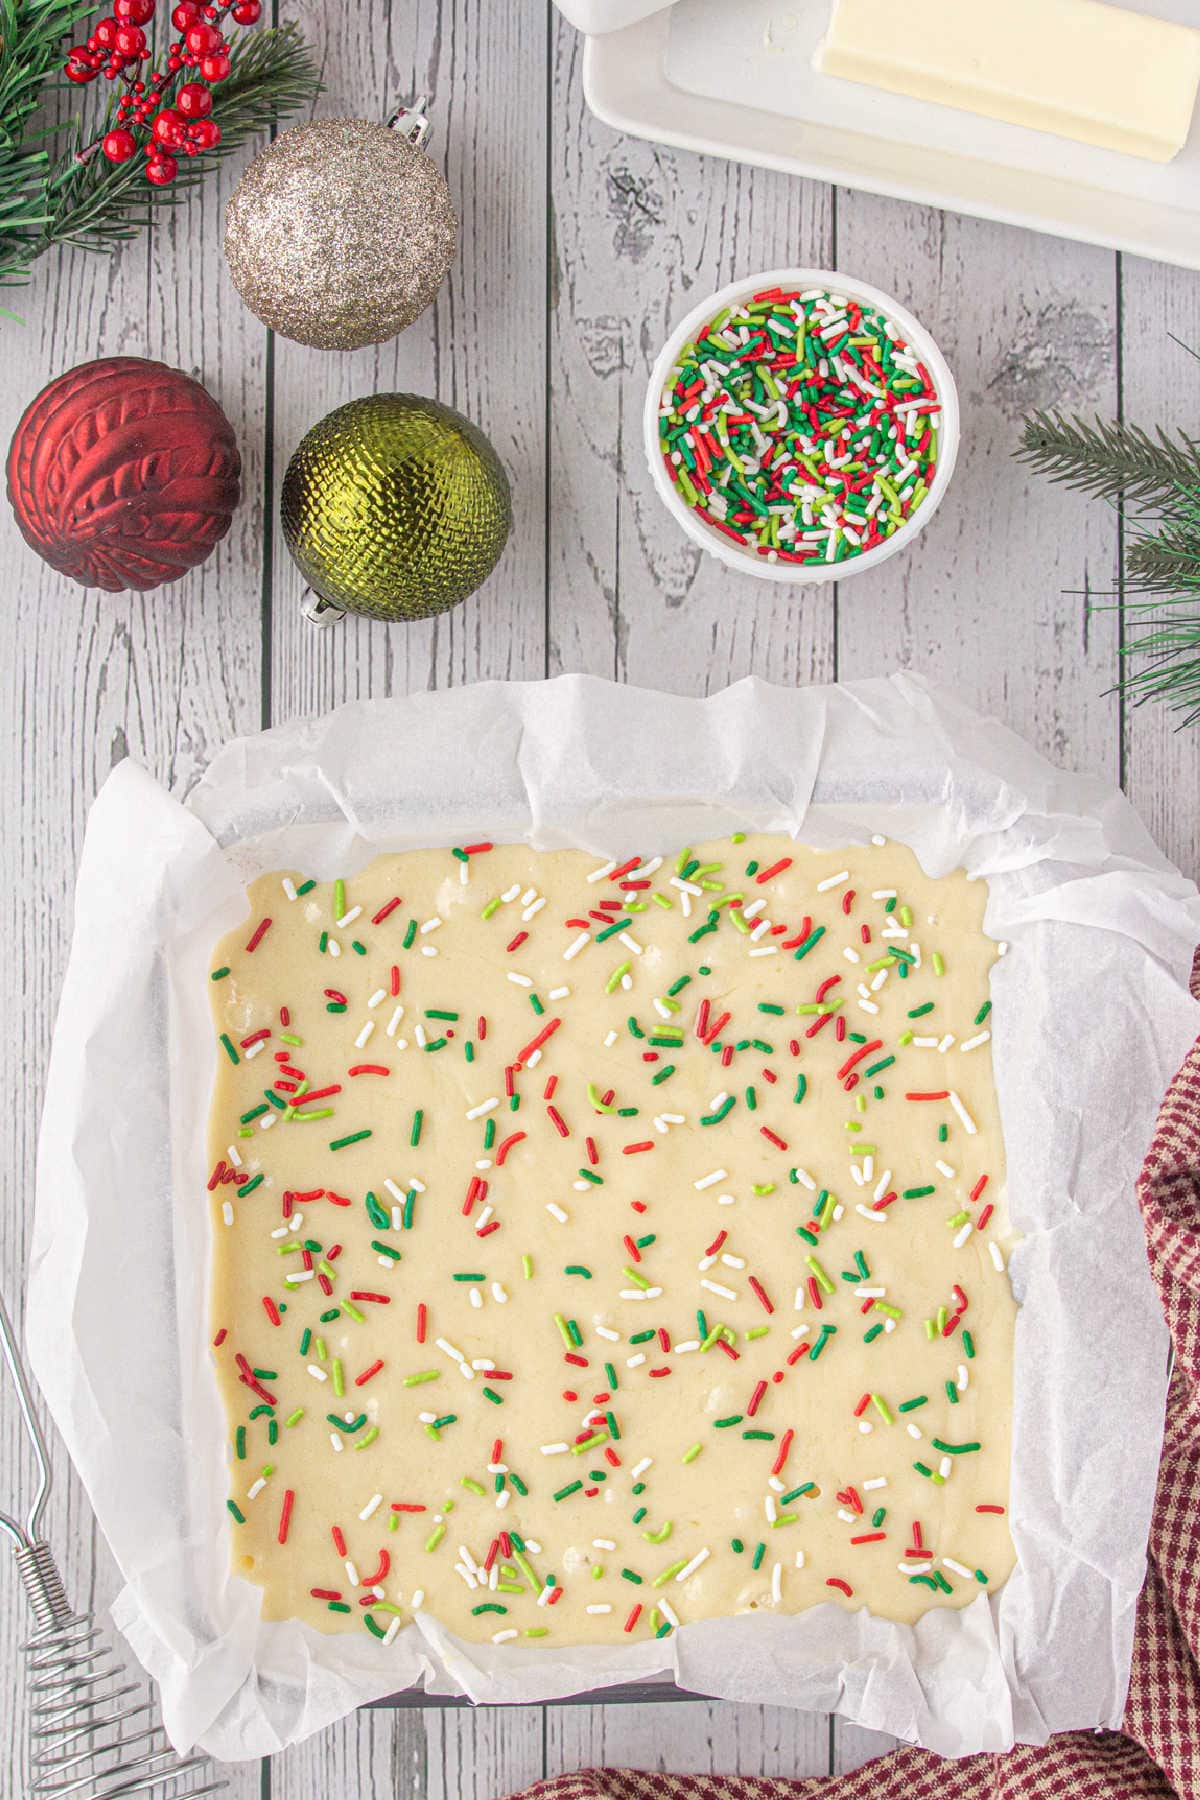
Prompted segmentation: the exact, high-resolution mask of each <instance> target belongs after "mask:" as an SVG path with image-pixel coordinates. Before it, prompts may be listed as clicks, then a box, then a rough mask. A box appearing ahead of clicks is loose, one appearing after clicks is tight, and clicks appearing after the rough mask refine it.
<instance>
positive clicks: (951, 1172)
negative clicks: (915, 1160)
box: [933, 1157, 958, 1181]
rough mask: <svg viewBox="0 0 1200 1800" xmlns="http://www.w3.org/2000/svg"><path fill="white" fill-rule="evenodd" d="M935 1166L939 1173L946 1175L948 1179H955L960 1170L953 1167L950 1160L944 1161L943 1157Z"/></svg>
mask: <svg viewBox="0 0 1200 1800" xmlns="http://www.w3.org/2000/svg"><path fill="white" fill-rule="evenodd" d="M933 1166H934V1168H935V1169H936V1170H937V1172H938V1174H939V1175H944V1176H945V1177H946V1180H947V1181H953V1179H954V1177H955V1176H956V1175H957V1174H958V1170H957V1169H952V1168H951V1167H950V1164H949V1163H948V1162H943V1161H942V1159H941V1157H939V1158H938V1159H937V1161H936V1162H935V1163H934V1165H933Z"/></svg>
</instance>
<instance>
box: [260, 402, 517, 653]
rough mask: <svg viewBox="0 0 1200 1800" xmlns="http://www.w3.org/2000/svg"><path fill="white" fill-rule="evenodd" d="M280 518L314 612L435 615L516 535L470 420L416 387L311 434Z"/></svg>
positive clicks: (505, 493)
mask: <svg viewBox="0 0 1200 1800" xmlns="http://www.w3.org/2000/svg"><path fill="white" fill-rule="evenodd" d="M280 513H281V517H282V523H283V535H284V541H285V542H286V544H287V547H288V549H289V550H290V551H291V554H292V556H293V557H294V559H295V561H296V564H297V566H298V568H299V569H300V572H301V574H302V575H303V576H304V578H305V580H306V581H307V582H308V584H309V586H310V588H312V589H313V591H314V592H315V593H316V594H317V595H318V596H319V600H318V602H317V604H316V605H312V606H310V607H308V608H306V611H307V614H308V617H309V618H311V619H314V620H316V621H317V622H319V623H324V622H326V621H327V620H332V619H336V618H340V617H341V616H342V615H343V614H344V613H347V612H356V613H364V614H365V615H366V616H367V617H368V618H371V619H384V620H388V621H395V620H399V619H428V618H432V617H433V615H434V614H435V613H441V612H447V611H448V610H449V609H450V607H452V606H457V605H458V604H459V602H460V601H461V600H465V599H466V598H467V596H468V595H469V594H473V593H474V592H475V590H476V588H477V587H479V585H480V583H481V582H483V581H486V579H487V577H488V576H489V575H490V574H491V572H492V570H493V569H494V568H495V566H496V563H497V562H498V561H499V558H500V553H501V551H502V550H503V549H504V546H505V544H506V543H507V542H508V536H509V533H510V531H511V530H512V495H511V492H510V489H509V484H508V476H507V475H506V474H505V472H504V467H503V465H502V463H501V462H500V459H499V457H498V456H497V455H496V452H495V451H494V450H493V448H492V446H491V444H490V443H489V442H488V440H487V438H485V437H484V435H483V433H482V432H481V431H480V430H479V429H478V427H477V426H475V425H472V424H471V422H470V420H469V419H464V418H463V417H462V415H461V414H460V413H456V412H454V411H453V410H452V409H451V408H450V407H448V406H443V405H441V404H440V402H439V401H437V400H425V399H422V398H421V397H420V396H419V395H416V394H371V395H369V396H367V398H365V399H363V400H352V401H351V402H350V403H349V405H347V406H339V407H338V408H337V409H336V410H335V411H334V412H331V413H329V414H328V416H327V417H326V418H324V419H322V420H321V421H320V423H319V424H317V425H314V426H313V428H312V430H311V431H309V432H308V433H307V435H306V436H305V437H304V438H303V439H302V440H301V442H300V445H299V447H298V448H297V450H296V453H295V455H294V456H293V457H292V460H291V462H290V463H289V464H288V468H287V473H286V475H285V476H284V478H283V493H282V497H281V500H280Z"/></svg>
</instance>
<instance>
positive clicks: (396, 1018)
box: [385, 1006, 404, 1049]
mask: <svg viewBox="0 0 1200 1800" xmlns="http://www.w3.org/2000/svg"><path fill="white" fill-rule="evenodd" d="M403 1017H404V1008H403V1006H398V1007H397V1008H396V1010H395V1012H394V1013H393V1014H392V1016H391V1018H390V1019H389V1020H388V1022H387V1025H386V1027H385V1029H386V1031H387V1035H388V1037H395V1035H396V1027H397V1025H399V1023H400V1021H401V1019H402V1018H403ZM401 1048H402V1049H403V1045H401Z"/></svg>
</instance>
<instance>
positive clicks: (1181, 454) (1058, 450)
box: [1015, 412, 1200, 506]
mask: <svg viewBox="0 0 1200 1800" xmlns="http://www.w3.org/2000/svg"><path fill="white" fill-rule="evenodd" d="M1015 454H1016V456H1017V458H1018V459H1019V460H1020V461H1021V462H1025V463H1029V464H1030V466H1031V467H1032V468H1034V469H1036V470H1037V471H1038V473H1039V474H1042V475H1045V476H1046V477H1047V478H1048V479H1049V480H1050V481H1061V482H1064V483H1065V484H1066V486H1067V487H1071V488H1077V489H1079V490H1080V491H1081V492H1083V493H1085V494H1099V495H1101V496H1102V497H1103V498H1105V499H1108V500H1116V499H1118V498H1123V499H1124V500H1125V501H1127V502H1128V501H1131V500H1137V501H1139V502H1141V503H1145V504H1149V505H1151V506H1162V505H1164V504H1166V503H1167V502H1168V501H1169V500H1170V499H1171V497H1172V496H1173V495H1174V494H1175V493H1176V492H1177V491H1178V489H1179V488H1180V487H1181V486H1182V487H1187V486H1190V485H1193V484H1194V483H1195V482H1196V481H1197V479H1200V462H1198V459H1200V445H1198V444H1197V441H1196V439H1195V438H1190V437H1188V436H1186V434H1185V433H1184V432H1182V431H1181V432H1180V433H1179V434H1178V436H1177V437H1170V436H1168V434H1167V433H1166V432H1165V431H1163V430H1162V428H1161V427H1160V428H1159V430H1158V431H1157V432H1156V433H1155V434H1154V436H1151V435H1150V434H1149V433H1148V432H1145V431H1143V430H1141V428H1140V427H1139V426H1137V425H1125V424H1121V423H1118V421H1117V420H1115V419H1114V420H1105V419H1099V418H1098V419H1097V420H1096V421H1095V423H1094V424H1089V423H1088V422H1087V420H1086V419H1081V418H1080V417H1079V416H1078V415H1075V417H1073V418H1069V417H1067V415H1066V414H1064V413H1058V412H1055V413H1046V412H1037V413H1033V414H1031V416H1030V417H1029V418H1027V419H1026V421H1025V427H1024V430H1023V432H1022V434H1021V442H1020V444H1019V445H1018V447H1017V450H1016V452H1015Z"/></svg>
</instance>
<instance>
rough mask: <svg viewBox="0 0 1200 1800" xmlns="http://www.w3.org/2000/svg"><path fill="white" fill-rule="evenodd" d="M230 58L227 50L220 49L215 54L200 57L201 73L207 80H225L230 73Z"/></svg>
mask: <svg viewBox="0 0 1200 1800" xmlns="http://www.w3.org/2000/svg"><path fill="white" fill-rule="evenodd" d="M229 68H230V63H229V58H228V57H227V56H226V54H225V52H224V51H223V50H222V51H219V52H218V53H217V54H216V55H215V56H202V57H201V58H200V73H201V74H202V75H203V77H204V79H205V81H224V80H225V79H226V78H227V76H228V74H229Z"/></svg>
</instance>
